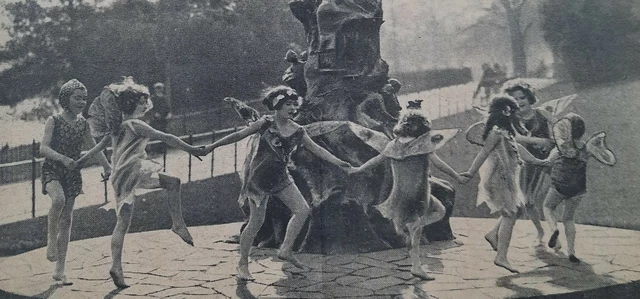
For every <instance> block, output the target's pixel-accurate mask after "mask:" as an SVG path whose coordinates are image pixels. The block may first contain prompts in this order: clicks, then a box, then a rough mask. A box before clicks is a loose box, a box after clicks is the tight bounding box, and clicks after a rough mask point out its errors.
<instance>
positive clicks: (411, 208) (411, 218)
mask: <svg viewBox="0 0 640 299" xmlns="http://www.w3.org/2000/svg"><path fill="white" fill-rule="evenodd" d="M409 108H415V109H407V111H408V112H407V113H405V114H404V115H402V116H401V118H400V121H398V123H397V125H396V126H395V128H394V130H393V133H394V134H395V136H396V138H394V139H393V140H391V141H390V142H389V143H388V144H387V146H386V147H385V149H384V150H383V151H382V152H381V153H380V154H379V155H378V156H376V157H374V158H372V159H370V160H369V161H367V162H366V163H364V164H363V165H361V166H360V167H356V168H354V169H353V170H351V171H350V173H356V172H361V171H366V170H368V169H371V168H372V167H374V166H376V165H379V164H380V163H383V162H385V161H389V162H390V163H391V169H392V173H393V187H392V188H391V194H390V195H389V197H388V198H387V199H386V200H385V201H384V202H383V203H381V204H379V205H378V206H377V208H378V210H380V212H381V214H382V215H383V216H384V217H385V218H388V219H390V220H392V221H393V224H394V227H395V230H396V232H397V233H398V234H399V235H402V236H404V237H405V239H407V240H408V241H407V243H408V244H407V245H408V247H409V248H408V249H409V255H410V257H411V274H412V275H413V276H415V277H418V278H420V279H424V280H433V279H434V278H433V277H431V276H429V275H428V274H427V273H426V272H425V271H424V269H422V262H421V261H420V241H421V237H422V230H423V228H424V227H425V226H427V225H429V224H431V223H434V222H436V221H438V220H440V219H442V217H444V215H445V208H444V206H443V205H442V203H441V202H440V200H438V199H437V198H435V197H433V195H431V185H430V184H429V169H430V166H431V163H433V165H434V166H435V167H436V168H438V169H440V170H441V171H443V172H444V173H446V174H448V175H450V176H451V177H454V178H455V179H456V180H458V181H459V182H461V183H464V182H466V181H467V180H466V179H465V178H463V177H462V176H460V175H459V174H458V173H457V172H456V171H455V170H453V169H452V168H451V167H450V166H449V165H448V164H447V163H445V162H444V161H442V160H441V159H440V158H439V157H438V155H436V153H435V145H434V144H433V143H432V139H431V134H430V131H431V127H430V123H429V121H428V120H427V118H426V116H424V115H423V114H422V113H421V112H420V110H419V109H420V102H419V101H412V102H410V106H409ZM407 233H408V235H407Z"/></svg>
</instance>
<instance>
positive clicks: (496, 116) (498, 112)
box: [482, 95, 522, 140]
mask: <svg viewBox="0 0 640 299" xmlns="http://www.w3.org/2000/svg"><path fill="white" fill-rule="evenodd" d="M507 107H509V108H510V109H511V116H506V115H504V114H503V113H502V112H503V111H505V110H507ZM518 110H519V108H518V103H517V102H516V100H515V99H514V98H513V97H511V96H508V95H503V96H497V97H495V98H493V99H492V100H491V104H490V105H489V118H487V121H486V124H485V127H484V132H483V133H482V140H485V139H487V137H488V136H489V132H491V130H492V129H493V127H494V126H497V127H499V128H501V129H505V130H507V132H509V134H510V135H511V136H515V134H516V131H515V130H514V128H513V126H517V129H519V130H522V128H519V126H518V125H517V124H515V123H514V117H515V113H516V112H517V111H518ZM512 125H513V126H512Z"/></svg>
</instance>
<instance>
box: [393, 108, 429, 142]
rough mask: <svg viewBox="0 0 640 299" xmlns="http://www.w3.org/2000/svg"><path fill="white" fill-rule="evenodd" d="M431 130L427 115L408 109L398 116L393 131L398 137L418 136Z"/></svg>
mask: <svg viewBox="0 0 640 299" xmlns="http://www.w3.org/2000/svg"><path fill="white" fill-rule="evenodd" d="M429 131H431V123H430V122H429V120H428V119H427V117H426V116H425V115H424V114H422V113H421V112H420V111H417V110H410V111H409V112H407V113H405V114H404V115H402V116H401V117H400V120H399V121H398V124H396V126H395V127H394V128H393V133H394V134H395V135H396V136H398V137H414V138H415V137H420V136H422V135H424V134H426V133H428V132H429Z"/></svg>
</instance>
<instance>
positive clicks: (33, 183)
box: [31, 139, 36, 218]
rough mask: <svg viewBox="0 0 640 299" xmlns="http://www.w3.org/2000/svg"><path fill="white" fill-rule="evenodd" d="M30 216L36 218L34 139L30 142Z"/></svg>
mask: <svg viewBox="0 0 640 299" xmlns="http://www.w3.org/2000/svg"><path fill="white" fill-rule="evenodd" d="M31 217H32V218H36V140H35V139H33V143H32V144H31Z"/></svg>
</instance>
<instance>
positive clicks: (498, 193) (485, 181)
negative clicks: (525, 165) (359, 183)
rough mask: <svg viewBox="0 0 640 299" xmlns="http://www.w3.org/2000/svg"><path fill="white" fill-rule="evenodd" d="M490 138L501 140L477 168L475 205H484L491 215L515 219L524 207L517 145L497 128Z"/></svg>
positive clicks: (494, 128)
mask: <svg viewBox="0 0 640 299" xmlns="http://www.w3.org/2000/svg"><path fill="white" fill-rule="evenodd" d="M489 134H494V135H497V136H498V137H499V138H500V139H499V141H498V143H497V144H496V145H495V147H494V148H493V149H492V150H491V152H490V153H489V156H488V157H487V159H486V160H485V161H484V163H482V166H480V169H479V174H480V184H479V185H478V199H477V205H478V206H479V205H481V204H482V203H483V202H484V203H486V204H487V206H489V208H490V209H491V213H495V212H502V213H505V214H507V215H516V214H517V213H518V209H519V208H520V207H522V206H524V204H525V198H524V194H523V193H522V189H521V188H520V184H519V176H520V164H521V161H520V157H519V155H518V147H517V143H516V141H515V140H514V138H513V136H511V135H509V133H508V132H507V131H506V130H504V129H500V128H498V127H496V126H494V127H493V128H492V129H491V131H490V132H489Z"/></svg>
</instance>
